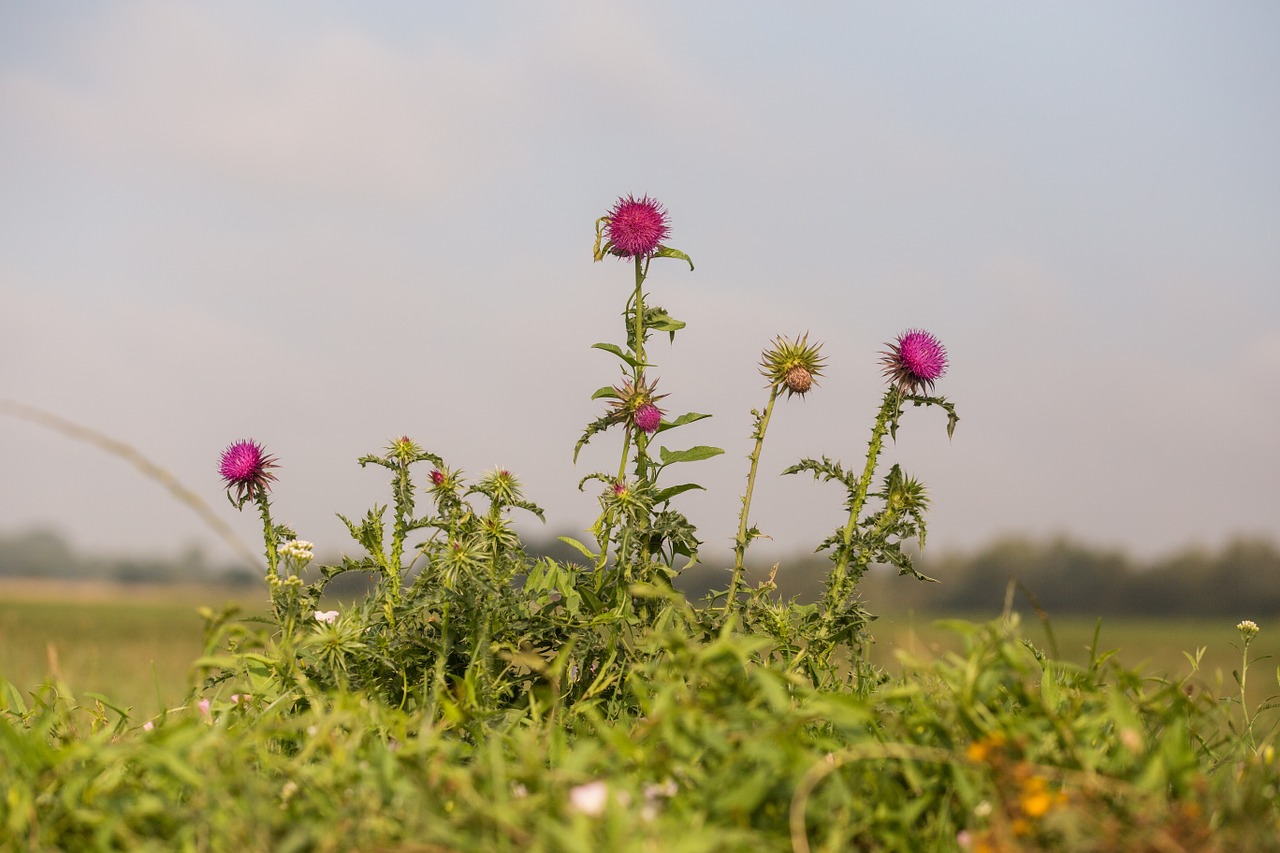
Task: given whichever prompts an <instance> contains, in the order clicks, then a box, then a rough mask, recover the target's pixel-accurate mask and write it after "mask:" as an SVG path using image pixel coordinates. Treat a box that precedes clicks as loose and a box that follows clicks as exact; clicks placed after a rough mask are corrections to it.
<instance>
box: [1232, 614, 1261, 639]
mask: <svg viewBox="0 0 1280 853" xmlns="http://www.w3.org/2000/svg"><path fill="white" fill-rule="evenodd" d="M1236 630H1237V631H1239V632H1240V636H1242V637H1244V638H1245V639H1246V640H1252V639H1253V638H1254V637H1256V636H1257V635H1258V623H1257V622H1254V621H1253V620H1252V619H1245V620H1244V621H1243V622H1241V623H1239V624H1238V625H1236Z"/></svg>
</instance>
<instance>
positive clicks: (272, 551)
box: [254, 489, 280, 581]
mask: <svg viewBox="0 0 1280 853" xmlns="http://www.w3.org/2000/svg"><path fill="white" fill-rule="evenodd" d="M254 499H255V501H256V502H257V504H258V514H259V515H261V516H262V538H263V540H264V541H265V542H266V543H267V580H268V581H270V580H271V579H272V578H276V577H279V567H280V555H279V553H278V552H277V551H276V539H277V538H278V537H277V534H276V526H275V525H274V524H272V523H271V503H270V501H268V500H267V490H266V489H258V490H257V494H256V495H254Z"/></svg>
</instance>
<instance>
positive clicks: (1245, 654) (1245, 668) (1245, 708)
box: [1240, 639, 1258, 752]
mask: <svg viewBox="0 0 1280 853" xmlns="http://www.w3.org/2000/svg"><path fill="white" fill-rule="evenodd" d="M1240 654H1241V657H1242V658H1243V659H1242V660H1241V662H1240V710H1241V711H1242V712H1243V713H1244V730H1245V733H1246V734H1248V736H1249V748H1250V749H1252V750H1253V751H1254V752H1257V751H1258V745H1257V744H1256V743H1254V740H1253V722H1252V721H1250V719H1249V705H1248V703H1247V701H1246V699H1245V695H1244V685H1245V681H1246V679H1247V678H1248V677H1249V640H1247V639H1246V640H1245V641H1244V650H1243V651H1242V652H1241V653H1240Z"/></svg>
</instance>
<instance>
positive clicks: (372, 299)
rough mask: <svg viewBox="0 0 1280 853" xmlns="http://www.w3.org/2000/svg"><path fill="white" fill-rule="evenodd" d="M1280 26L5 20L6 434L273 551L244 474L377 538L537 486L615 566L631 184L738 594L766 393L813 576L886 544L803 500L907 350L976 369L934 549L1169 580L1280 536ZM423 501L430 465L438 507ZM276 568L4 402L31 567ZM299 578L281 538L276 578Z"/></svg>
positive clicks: (325, 534)
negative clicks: (597, 423) (1100, 549)
mask: <svg viewBox="0 0 1280 853" xmlns="http://www.w3.org/2000/svg"><path fill="white" fill-rule="evenodd" d="M1276 32H1280V6H1277V5H1276V4H1274V3H1270V2H1255V3H1249V2H1235V3H1229V4H1228V3H1221V4H1205V3H1194V2H1171V0H1160V2H1133V3H1123V4H1119V3H1108V2H1081V3H1072V4H1027V3H1018V2H975V3H965V4H922V3H912V4H906V3H861V2H838V3H837V2H817V0H813V2H805V3H791V4H773V3H757V2H728V1H727V0H725V2H702V3H696V4H695V3H677V2H651V3H643V4H637V3H619V2H608V0H591V2H573V1H572V0H565V2H556V0H553V1H552V2H540V3H536V4H534V3H517V2H476V3H469V4H398V3H356V2H338V0H330V1H329V2H305V3H304V2H274V3H258V2H241V0H222V2H183V1H182V0H170V1H169V2H159V0H154V2H153V0H122V2H114V3H90V2H67V3H57V4H53V3H17V2H7V3H5V2H0V399H3V400H8V401H16V402H17V403H21V404H23V405H26V406H32V407H36V408H38V409H40V410H43V411H47V412H50V413H53V414H55V415H57V416H59V417H62V418H65V419H68V420H70V421H72V422H75V423H78V424H81V425H83V426H85V427H89V428H92V429H94V430H97V431H99V432H101V433H102V434H105V435H107V436H110V437H111V438H112V439H115V440H117V441H120V442H124V443H126V444H127V445H129V446H131V447H133V448H136V449H137V450H138V451H140V452H141V453H142V454H143V455H145V456H146V457H147V458H148V459H150V460H151V461H152V462H154V463H155V464H156V465H158V466H160V467H161V468H163V469H165V470H166V471H168V472H170V473H171V474H172V475H173V477H175V478H176V479H177V481H179V482H181V483H182V484H183V485H184V486H185V487H187V488H189V489H190V490H191V491H192V492H194V493H196V494H198V495H200V496H201V497H202V498H203V499H204V500H206V501H207V502H208V504H209V505H210V506H211V507H212V508H213V510H214V512H216V513H217V514H218V516H219V517H221V518H222V519H223V520H224V521H225V522H226V523H228V524H230V525H231V526H232V527H233V529H234V530H235V531H236V533H237V534H238V535H239V536H241V537H242V538H243V539H244V540H245V541H247V542H249V543H254V542H256V541H258V539H257V537H258V536H259V533H260V530H261V526H260V523H259V522H258V520H257V519H256V518H255V517H254V516H253V515H252V514H251V513H250V512H249V511H248V510H246V512H245V513H244V514H240V513H237V512H236V511H235V510H234V509H233V508H232V507H231V506H229V505H228V503H227V502H226V500H225V498H224V491H223V488H222V483H221V480H220V478H219V477H218V473H217V461H218V455H219V453H220V452H221V450H222V449H223V448H224V447H226V446H227V445H228V444H229V443H231V442H232V441H235V440H238V439H244V438H252V439H255V440H257V441H259V442H261V443H263V444H264V445H265V446H266V447H267V449H268V451H269V452H270V453H272V454H273V455H275V456H276V457H277V458H278V459H279V462H280V468H279V470H278V472H277V473H278V475H279V481H278V483H277V484H276V485H275V487H274V491H273V495H274V503H273V507H274V513H275V516H276V519H277V520H278V521H283V522H286V523H289V524H291V525H292V526H293V527H295V528H296V529H297V530H298V532H299V534H300V535H301V536H302V537H303V538H306V539H309V540H311V541H314V542H315V543H316V544H317V548H318V550H320V551H321V552H324V553H332V552H333V551H335V550H347V551H349V552H353V549H352V548H350V547H348V545H347V540H346V533H345V531H344V529H343V527H342V525H341V522H339V521H338V520H337V518H336V515H335V514H336V513H343V514H345V515H348V516H355V515H362V514H363V513H364V511H365V510H366V509H367V508H368V507H369V506H371V505H372V504H373V503H375V502H379V501H381V502H386V500H387V498H388V495H389V492H388V490H387V488H386V481H385V478H384V477H383V476H381V474H382V473H383V472H380V471H378V470H375V469H372V468H370V469H365V470H362V469H361V468H360V467H359V466H358V465H357V464H356V461H355V460H356V459H357V458H358V457H360V456H362V455H364V454H366V453H370V452H375V451H378V450H380V449H381V448H383V447H385V446H386V444H387V443H388V442H389V441H390V440H391V439H393V438H395V437H397V436H399V435H402V434H407V435H409V436H411V437H413V438H414V439H416V440H417V441H418V442H420V443H421V444H422V445H424V446H425V447H426V448H428V449H429V450H431V451H433V452H435V453H437V454H440V455H442V456H444V457H445V458H446V459H447V460H448V462H449V463H450V464H451V465H453V466H454V467H458V468H461V469H463V470H464V471H466V472H467V474H468V475H470V476H479V475H481V474H482V473H483V472H484V471H486V470H491V469H492V468H494V467H495V466H501V467H504V468H507V469H509V470H511V471H512V472H514V473H515V474H517V476H519V477H520V479H521V481H522V482H523V483H524V486H525V490H526V494H527V496H528V497H529V498H530V499H532V500H534V501H535V502H537V503H539V504H541V505H542V506H543V507H544V508H545V509H546V514H547V524H546V526H545V528H544V527H542V526H541V525H538V524H537V523H536V522H534V523H532V524H526V523H522V529H525V530H528V531H531V532H545V533H547V534H561V533H565V534H570V535H578V536H581V535H583V534H582V531H584V530H585V529H586V528H587V526H589V525H590V523H591V521H592V520H593V518H594V516H595V514H596V512H597V511H598V503H597V499H596V495H595V493H594V489H593V488H588V489H587V490H586V491H581V492H580V491H579V490H578V482H579V480H580V479H581V478H582V477H584V476H586V475H587V474H590V473H592V472H594V471H600V470H607V469H609V468H613V467H616V465H617V454H618V453H619V452H620V449H619V441H620V438H619V436H618V435H617V434H615V433H606V434H604V435H601V436H598V437H597V438H595V439H594V440H593V441H592V443H591V444H590V445H589V446H588V447H587V449H586V450H584V451H583V453H582V455H581V457H580V458H579V461H578V463H577V464H576V465H575V464H574V463H573V461H572V450H573V445H574V443H575V441H576V440H577V438H578V436H579V435H580V434H581V432H582V430H583V428H584V427H585V425H586V424H587V423H588V422H590V421H591V420H593V419H595V418H596V417H597V416H598V415H599V414H600V413H601V411H602V404H601V403H600V402H599V401H594V402H593V401H592V400H591V399H590V396H591V393H592V392H593V391H594V390H595V389H596V388H598V387H600V386H602V385H607V384H613V383H615V382H617V381H619V379H620V378H621V376H620V374H619V368H618V362H617V361H616V360H615V359H613V358H612V357H611V356H609V355H607V354H605V353H602V352H600V351H598V350H593V349H591V345H592V344H593V343H595V342H598V341H602V342H616V343H621V342H622V340H623V329H622V323H621V319H620V313H621V311H622V308H623V305H624V303H625V301H626V299H627V296H628V295H629V292H630V288H631V286H632V283H633V282H632V278H631V269H630V267H629V266H628V264H627V263H626V262H624V261H621V260H614V259H609V260H606V261H605V262H602V263H593V262H592V258H591V246H592V242H593V240H594V223H595V220H596V218H597V217H599V216H601V215H603V214H604V213H605V212H606V211H607V210H608V209H609V207H610V206H611V205H612V204H613V203H614V201H615V200H616V199H617V198H619V197H620V196H623V195H627V194H636V195H641V194H648V195H650V196H652V197H654V198H656V199H658V200H660V201H661V202H662V204H663V205H665V207H666V208H667V210H668V211H669V214H670V223H671V230H672V234H671V237H670V239H669V240H668V243H669V244H670V245H672V246H674V247H676V248H678V249H681V250H683V251H685V252H687V253H688V254H689V255H690V256H691V257H692V258H693V260H694V263H695V265H696V269H695V270H694V271H690V270H689V269H688V267H687V266H684V265H682V264H680V263H678V262H674V261H662V260H659V261H655V262H654V264H653V267H652V270H651V273H650V276H649V279H648V281H647V283H646V289H647V291H648V293H649V294H650V301H651V302H652V303H655V304H659V305H662V306H663V307H664V308H666V309H667V310H668V311H669V312H670V313H671V314H672V315H673V316H675V317H677V318H678V319H680V320H683V321H685V322H686V323H687V324H688V325H687V328H686V329H685V330H684V331H682V332H681V333H680V334H679V335H678V336H677V337H676V339H675V341H674V343H669V342H668V341H667V340H666V339H665V337H663V338H660V339H659V338H655V339H654V341H653V343H651V345H650V348H649V354H650V357H651V360H653V361H654V362H655V364H656V366H655V367H654V368H653V369H652V371H651V376H657V377H659V378H660V381H659V385H660V390H662V391H664V392H666V393H667V394H669V396H668V397H667V398H666V400H665V401H664V405H665V407H666V408H667V409H668V411H669V413H670V414H672V415H674V414H678V413H681V412H685V411H696V412H704V413H709V414H711V415H712V416H713V417H712V418H710V419H707V420H704V421H701V422H699V423H697V424H695V425H692V426H688V427H684V428H682V429H680V430H678V431H673V432H669V433H665V434H664V436H663V438H664V442H663V443H664V444H666V445H667V446H668V447H670V448H671V449H679V448H683V447H686V446H690V445H694V444H710V445H715V446H719V447H722V448H724V449H725V450H726V453H725V454H724V455H723V456H720V457H717V458H715V459H712V460H709V461H705V462H701V463H697V464H696V466H695V465H694V464H690V465H687V466H683V470H682V471H681V470H679V469H675V468H673V469H672V470H671V471H670V472H669V473H670V474H672V475H673V476H675V475H682V477H681V479H690V480H693V481H696V482H699V483H701V484H702V485H704V486H706V488H707V491H706V492H696V493H689V494H686V495H683V496H681V497H680V498H679V499H677V501H678V508H680V509H682V510H683V511H684V512H686V514H687V515H689V517H690V518H691V520H693V521H694V523H695V524H697V525H698V527H699V530H700V533H701V536H702V538H703V540H704V541H705V543H706V544H705V545H704V550H703V558H704V561H705V562H707V563H708V564H711V565H716V564H722V563H725V562H726V561H731V559H732V558H731V553H730V549H731V542H730V540H731V538H732V536H733V534H734V531H735V529H736V524H737V512H738V507H739V498H738V496H739V495H740V494H741V492H742V488H743V485H744V483H745V476H746V470H747V461H746V455H747V454H748V452H749V450H750V441H749V438H748V435H749V432H750V430H751V409H752V408H756V407H760V406H763V404H764V402H765V400H766V396H767V392H766V389H765V386H764V380H763V379H762V377H761V376H760V375H759V373H758V372H757V363H758V362H759V359H760V353H761V350H762V349H763V348H764V347H765V346H766V345H768V343H769V342H770V341H771V340H772V339H773V338H774V337H775V336H777V335H790V336H796V335H799V334H802V333H805V332H807V333H808V334H809V336H810V339H811V340H817V341H822V342H823V343H824V350H823V351H824V353H825V354H826V356H827V359H828V369H827V371H826V373H825V375H824V376H823V378H822V380H821V383H820V385H819V387H817V388H816V389H815V390H814V391H813V392H811V393H810V394H809V395H808V397H807V398H805V399H803V400H801V399H798V398H797V399H792V400H789V401H783V402H782V403H780V404H779V406H778V410H777V411H776V412H775V414H774V417H773V422H772V424H771V426H770V431H769V435H768V439H767V441H766V444H765V447H764V452H763V458H762V461H761V475H760V476H761V480H760V483H759V484H758V486H757V488H756V498H755V502H754V504H753V512H752V521H753V523H754V524H756V525H757V526H758V527H759V528H760V529H761V530H762V531H763V532H764V533H766V534H768V535H769V536H771V537H772V539H771V540H769V541H766V542H762V543H761V544H760V546H759V549H760V550H759V551H757V552H755V553H757V554H759V555H761V556H764V557H768V558H777V559H783V558H784V556H785V555H790V554H794V553H800V552H807V551H810V550H812V549H813V547H814V546H815V545H816V544H817V543H818V542H819V541H821V540H822V539H823V538H824V537H825V536H826V535H827V533H828V532H830V531H831V530H832V529H834V528H835V527H837V526H839V525H841V524H842V523H843V516H844V512H845V510H844V508H843V505H842V504H843V494H842V493H841V492H840V491H839V489H838V488H837V487H836V486H834V485H832V484H823V483H817V482H814V481H813V480H812V478H807V477H782V476H779V473H780V472H781V470H782V469H783V468H785V467H787V466H788V465H791V464H792V463H794V462H796V461H797V460H799V459H800V458H803V457H818V456H822V455H827V456H830V457H832V458H834V459H840V460H842V461H843V462H844V463H845V464H846V466H849V467H855V468H860V467H861V466H862V464H863V463H862V460H863V453H864V451H865V447H866V442H867V440H868V438H869V435H870V428H871V424H872V420H873V418H874V415H875V412H876V409H877V407H878V404H879V399H880V395H881V393H882V391H883V387H884V386H883V379H882V377H881V375H880V365H879V363H878V362H879V358H880V352H881V351H882V350H883V349H884V346H885V342H886V341H890V340H893V339H894V338H895V337H896V336H897V335H898V334H899V333H900V332H902V331H904V330H906V329H911V328H920V329H927V330H929V331H930V332H932V333H933V334H935V335H936V336H937V337H938V338H939V339H940V340H941V341H942V342H943V343H944V344H945V345H946V347H947V350H948V352H949V355H950V367H949V370H948V372H947V374H946V375H945V376H944V377H943V378H942V379H941V380H940V381H939V383H938V385H937V391H938V393H941V394H944V395H945V396H947V397H948V398H949V399H950V400H952V401H953V402H954V403H955V404H956V406H957V409H958V412H959V414H960V417H961V420H960V423H959V425H958V427H957V429H956V432H955V435H954V437H953V438H952V439H951V440H948V439H947V436H946V431H945V417H944V416H943V414H942V413H941V412H940V411H938V410H934V409H909V410H908V411H907V413H906V417H905V419H904V422H903V427H902V429H901V430H900V431H899V433H898V436H897V441H896V442H895V443H893V444H891V445H890V446H889V448H888V450H887V451H886V454H885V457H884V459H883V462H884V464H886V465H887V464H890V463H892V462H898V463H901V464H902V466H903V467H904V468H905V469H906V470H907V471H908V472H909V473H912V474H914V475H915V476H917V477H918V478H919V479H921V480H923V481H924V483H925V484H926V485H927V486H928V488H929V492H930V494H931V496H932V510H931V514H930V516H929V523H930V527H929V538H928V549H927V551H931V550H939V551H949V550H964V549H974V548H978V547H980V546H982V545H983V544H985V543H987V542H990V541H991V540H993V539H994V538H996V537H999V536H1003V535H1009V534H1026V535H1031V536H1037V537H1041V536H1052V535H1059V534H1063V535H1068V536H1072V537H1074V538H1077V539H1079V540H1081V541H1084V542H1086V543H1092V544H1096V545H1100V546H1105V547H1118V548H1123V549H1126V550H1128V551H1130V552H1132V553H1134V554H1136V555H1159V554H1165V553H1169V552H1172V551H1174V550H1178V549H1181V548H1186V547H1217V546H1219V545H1221V544H1222V543H1224V542H1226V541H1228V540H1229V539H1230V538H1232V537H1234V536H1237V535H1250V536H1265V537H1280V512H1278V510H1280V498H1278V497H1277V496H1278V495H1280V485H1278V484H1280V449H1277V447H1278V445H1277V440H1276V438H1277V424H1278V423H1280V239H1277V234H1278V233H1280V153H1278V152H1280V99H1278V98H1276V96H1275V92H1276V84H1277V81H1280V49H1277V47H1276V43H1275V38H1274V36H1275V33H1276ZM425 473H426V472H425V471H424V472H423V474H424V475H425ZM34 527H47V528H53V529H56V530H59V531H61V532H62V533H64V534H65V535H66V536H67V537H69V538H70V540H71V541H72V542H73V543H74V544H75V545H76V546H77V547H79V548H83V549H85V550H88V551H91V552H97V553H104V554H125V553H137V554H148V555H163V554H176V553H178V552H180V551H182V550H184V549H186V548H189V547H192V546H198V547H201V548H203V549H205V551H206V553H207V554H208V555H209V556H210V558H211V559H213V560H215V561H220V560H230V559H232V558H233V555H234V552H233V551H232V550H231V549H230V548H229V547H228V546H227V545H225V544H224V543H223V542H222V541H220V540H219V539H218V537H217V536H216V535H215V534H214V533H213V532H212V531H211V530H210V529H209V527H208V526H207V525H205V524H204V522H202V520H201V519H200V518H199V517H198V516H197V515H196V514H195V513H194V512H192V511H191V509H190V507H188V506H186V505H184V504H182V503H181V502H179V501H176V500H174V499H173V497H172V496H171V495H170V494H169V493H168V492H167V491H166V490H165V489H164V488H163V487H161V486H160V485H158V484H157V483H156V482H155V481H153V480H151V479H148V478H146V477H144V476H142V475H141V474H140V473H139V472H138V471H137V470H136V469H135V468H133V467H132V466H130V465H129V464H128V463H127V462H126V461H124V460H122V459H120V458H118V457H116V456H113V455H111V454H107V453H104V452H103V451H102V450H100V449H97V448H95V447H92V446H89V445H87V444H84V443H79V442H76V441H73V440H71V439H69V438H68V437H66V436H65V435H62V434H59V433H57V432H54V431H50V430H48V429H46V428H43V427H41V426H39V425H37V424H34V423H32V422H31V421H29V420H26V419H23V418H21V417H17V416H15V414H14V409H13V408H12V406H10V407H9V409H7V410H4V411H0V535H12V534H16V533H19V532H22V531H25V530H29V529H31V528H34ZM255 547H258V548H260V545H258V546H255Z"/></svg>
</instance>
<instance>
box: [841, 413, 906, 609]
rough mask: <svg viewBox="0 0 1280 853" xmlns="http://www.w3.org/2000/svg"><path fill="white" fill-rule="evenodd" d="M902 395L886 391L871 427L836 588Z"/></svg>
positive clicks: (844, 539)
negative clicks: (864, 462) (864, 463)
mask: <svg viewBox="0 0 1280 853" xmlns="http://www.w3.org/2000/svg"><path fill="white" fill-rule="evenodd" d="M900 402H901V398H900V397H899V396H898V393H897V390H896V389H893V388H890V389H889V390H888V391H886V392H885V394H884V402H882V403H881V404H880V412H879V414H877V415H876V422H875V425H874V426H873V427H872V428H871V441H870V442H869V443H868V445H867V464H866V467H865V468H863V469H862V476H861V477H860V478H859V479H858V485H857V488H856V489H855V490H854V493H853V499H852V500H851V501H850V502H849V520H848V521H846V522H845V525H844V536H843V542H844V544H843V547H842V548H841V549H840V557H839V558H838V559H837V560H836V567H835V570H834V571H833V572H832V574H833V575H834V578H833V582H832V588H833V589H835V588H837V585H838V586H839V587H843V585H844V580H845V576H846V575H847V574H848V570H849V551H850V545H851V544H852V542H853V531H854V529H855V528H856V527H857V526H858V519H859V518H860V517H861V516H862V507H863V505H864V504H866V502H867V492H868V491H869V490H870V488H871V478H872V477H874V476H875V473H876V465H877V464H878V463H879V461H880V451H881V450H883V449H884V437H885V435H886V434H887V433H888V432H889V421H890V420H891V419H892V418H893V414H894V412H896V411H897V410H898V406H899V404H900Z"/></svg>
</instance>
